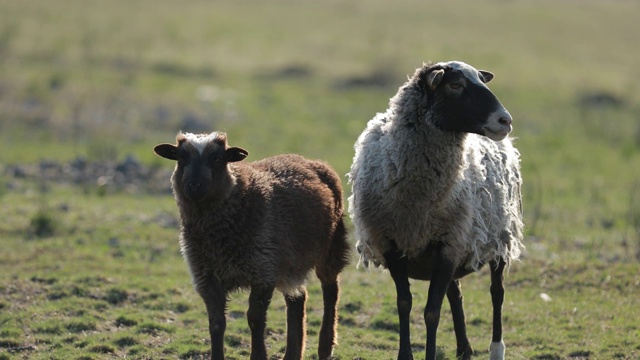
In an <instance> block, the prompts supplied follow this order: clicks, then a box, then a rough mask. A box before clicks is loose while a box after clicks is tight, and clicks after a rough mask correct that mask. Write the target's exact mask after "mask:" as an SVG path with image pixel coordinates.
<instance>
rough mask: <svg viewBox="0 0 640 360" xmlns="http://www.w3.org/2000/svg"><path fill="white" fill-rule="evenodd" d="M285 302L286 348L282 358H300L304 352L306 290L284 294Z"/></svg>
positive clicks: (285, 359) (295, 359) (286, 359)
mask: <svg viewBox="0 0 640 360" xmlns="http://www.w3.org/2000/svg"><path fill="white" fill-rule="evenodd" d="M284 299H285V301H286V303H287V350H286V352H285V354H284V360H300V359H302V354H304V345H305V344H304V342H305V334H306V329H305V324H306V319H305V317H306V312H305V305H306V301H307V290H306V289H302V292H301V293H300V294H296V295H285V297H284Z"/></svg>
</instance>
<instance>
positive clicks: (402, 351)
mask: <svg viewBox="0 0 640 360" xmlns="http://www.w3.org/2000/svg"><path fill="white" fill-rule="evenodd" d="M384 258H385V261H386V262H387V268H388V269H389V273H391V278H392V279H393V282H394V283H395V285H396V305H397V307H398V319H399V321H400V348H399V349H398V360H407V359H413V354H412V352H411V333H410V329H409V325H410V323H409V316H410V315H411V305H412V304H411V303H412V299H411V289H410V286H409V275H408V270H407V258H406V257H403V256H402V254H401V253H400V252H399V251H389V252H387V253H385V254H384Z"/></svg>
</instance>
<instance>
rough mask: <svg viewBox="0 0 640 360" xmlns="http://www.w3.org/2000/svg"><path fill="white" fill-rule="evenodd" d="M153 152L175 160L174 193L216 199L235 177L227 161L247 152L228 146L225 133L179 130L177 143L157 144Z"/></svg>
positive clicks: (187, 198)
mask: <svg viewBox="0 0 640 360" xmlns="http://www.w3.org/2000/svg"><path fill="white" fill-rule="evenodd" d="M153 151H154V152H155V153H156V154H157V155H159V156H161V157H163V158H165V159H169V160H175V161H177V164H176V168H175V171H174V173H173V177H172V181H173V190H174V192H176V196H179V197H181V198H184V199H186V200H188V201H194V202H199V201H203V200H208V201H214V202H215V201H219V200H222V199H224V198H225V197H226V196H227V195H228V194H229V192H230V191H231V188H232V187H233V184H234V181H235V178H234V177H233V175H232V174H231V173H230V171H229V166H228V164H229V163H231V162H236V161H241V160H243V159H244V158H246V157H247V156H248V155H249V153H248V152H247V151H246V150H244V149H241V148H238V147H229V146H228V145H227V135H226V134H224V133H220V132H213V133H211V134H199V135H196V134H190V133H186V134H183V133H178V136H177V137H176V144H160V145H157V146H156V147H155V148H154V149H153Z"/></svg>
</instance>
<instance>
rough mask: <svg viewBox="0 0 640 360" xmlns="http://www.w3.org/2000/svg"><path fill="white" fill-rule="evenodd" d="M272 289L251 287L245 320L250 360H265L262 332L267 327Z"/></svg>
mask: <svg viewBox="0 0 640 360" xmlns="http://www.w3.org/2000/svg"><path fill="white" fill-rule="evenodd" d="M273 290H274V287H272V286H252V287H251V293H250V294H249V310H248V311H247V320H248V322H249V328H251V360H266V359H267V347H266V344H265V341H264V332H265V329H266V327H267V309H268V308H269V304H270V303H271V297H272V296H273Z"/></svg>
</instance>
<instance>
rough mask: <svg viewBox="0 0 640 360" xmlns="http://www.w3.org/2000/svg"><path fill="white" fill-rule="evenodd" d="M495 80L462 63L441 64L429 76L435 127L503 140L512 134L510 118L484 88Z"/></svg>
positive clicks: (428, 81)
mask: <svg viewBox="0 0 640 360" xmlns="http://www.w3.org/2000/svg"><path fill="white" fill-rule="evenodd" d="M492 78H493V74H491V73H490V72H488V71H483V70H476V69H474V68H473V67H471V66H469V65H467V64H464V63H461V62H449V63H439V64H436V65H435V66H433V67H432V68H431V70H430V71H429V72H427V74H426V83H427V85H428V87H429V91H430V92H433V93H432V95H431V96H433V103H432V104H433V105H432V108H431V111H432V113H433V114H437V115H436V116H434V117H433V118H434V119H435V121H436V124H435V125H436V126H438V127H439V128H441V129H442V130H445V131H452V132H468V133H476V134H480V135H484V136H487V137H488V138H490V139H492V140H495V141H500V140H502V139H504V138H505V137H506V136H507V135H508V134H509V133H510V132H511V122H512V119H511V115H510V114H509V112H508V111H507V110H506V109H505V108H504V106H502V104H501V103H500V101H499V100H498V98H497V97H496V96H495V95H494V94H493V93H492V92H491V90H489V88H488V87H487V86H486V85H485V83H488V82H489V81H491V79H492Z"/></svg>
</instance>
